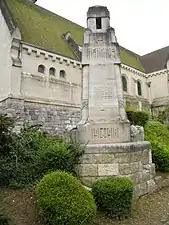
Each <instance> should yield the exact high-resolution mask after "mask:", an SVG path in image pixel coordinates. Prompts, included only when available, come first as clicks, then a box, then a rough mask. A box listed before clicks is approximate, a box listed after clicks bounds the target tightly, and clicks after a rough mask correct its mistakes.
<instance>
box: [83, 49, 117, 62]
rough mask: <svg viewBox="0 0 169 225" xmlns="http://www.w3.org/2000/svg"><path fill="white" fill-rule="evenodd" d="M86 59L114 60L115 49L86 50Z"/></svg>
mask: <svg viewBox="0 0 169 225" xmlns="http://www.w3.org/2000/svg"><path fill="white" fill-rule="evenodd" d="M87 58H88V59H98V58H99V59H110V60H111V59H114V58H115V49H113V48H88V49H87Z"/></svg>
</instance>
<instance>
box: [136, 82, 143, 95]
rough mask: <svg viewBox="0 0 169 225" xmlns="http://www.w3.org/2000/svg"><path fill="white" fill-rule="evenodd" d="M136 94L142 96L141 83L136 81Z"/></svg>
mask: <svg viewBox="0 0 169 225" xmlns="http://www.w3.org/2000/svg"><path fill="white" fill-rule="evenodd" d="M137 92H138V95H142V90H141V82H140V81H139V80H138V81H137Z"/></svg>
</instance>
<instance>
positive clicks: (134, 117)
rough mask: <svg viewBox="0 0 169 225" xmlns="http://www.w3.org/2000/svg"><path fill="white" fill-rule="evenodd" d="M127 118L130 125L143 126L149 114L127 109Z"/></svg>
mask: <svg viewBox="0 0 169 225" xmlns="http://www.w3.org/2000/svg"><path fill="white" fill-rule="evenodd" d="M126 113H127V118H128V120H129V121H130V123H131V124H132V125H138V126H143V127H144V126H145V125H146V123H147V122H148V120H149V114H148V113H147V112H146V111H137V110H132V109H127V110H126Z"/></svg>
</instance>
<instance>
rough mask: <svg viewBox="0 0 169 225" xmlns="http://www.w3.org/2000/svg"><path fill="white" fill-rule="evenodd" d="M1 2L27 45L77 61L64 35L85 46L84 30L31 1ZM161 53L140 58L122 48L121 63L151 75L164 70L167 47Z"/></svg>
mask: <svg viewBox="0 0 169 225" xmlns="http://www.w3.org/2000/svg"><path fill="white" fill-rule="evenodd" d="M0 2H1V3H5V4H0V8H1V10H2V9H3V10H2V13H3V14H4V15H5V16H4V17H6V21H8V24H9V25H10V26H11V24H12V25H13V24H14V25H15V26H16V27H18V28H19V29H20V32H21V36H22V40H23V41H24V42H27V43H30V44H33V45H36V46H38V47H42V48H44V49H46V50H48V51H52V52H55V53H57V54H60V55H63V56H66V57H69V58H72V59H76V60H78V57H77V55H76V54H75V53H74V51H73V49H72V48H71V47H70V46H69V44H68V43H67V41H66V40H65V39H64V37H63V35H64V34H65V33H67V32H70V33H71V35H72V38H73V40H74V41H75V42H76V44H77V45H80V46H82V44H83V33H84V27H82V26H80V25H78V24H75V23H73V22H71V21H69V20H67V19H65V18H63V17H61V16H59V15H57V14H54V13H52V12H50V11H48V10H46V9H44V8H42V7H40V6H38V5H36V4H34V3H31V2H29V1H28V0H0ZM3 5H5V6H6V8H7V10H6V11H7V12H5V10H4V7H3ZM11 18H12V20H11ZM158 51H159V52H160V53H158V54H156V53H155V52H154V53H150V54H147V55H145V56H139V55H138V54H136V53H134V52H132V51H130V50H128V49H126V48H124V47H122V46H120V56H121V61H122V63H123V64H125V65H128V66H130V67H132V68H135V69H137V70H139V71H141V72H145V71H146V72H152V71H155V70H157V69H159V68H160V69H163V67H164V64H165V63H166V58H167V51H168V52H169V49H168V47H167V49H165V50H163V51H162V50H158ZM158 51H157V52H158ZM157 56H158V57H157ZM156 57H157V58H156ZM157 61H158V62H157Z"/></svg>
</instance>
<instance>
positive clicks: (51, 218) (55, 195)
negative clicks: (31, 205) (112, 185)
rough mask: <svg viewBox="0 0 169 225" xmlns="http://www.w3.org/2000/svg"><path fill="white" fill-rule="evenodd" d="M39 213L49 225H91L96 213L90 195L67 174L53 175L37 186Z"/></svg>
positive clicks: (59, 172) (57, 173) (47, 176)
mask: <svg viewBox="0 0 169 225" xmlns="http://www.w3.org/2000/svg"><path fill="white" fill-rule="evenodd" d="M36 197H37V203H38V208H39V212H40V214H41V215H42V216H43V217H44V219H45V221H46V222H47V223H49V224H51V225H63V224H64V225H79V224H80V225H90V224H91V223H92V221H93V219H94V216H95V214H96V204H95V202H94V199H93V196H92V195H91V193H89V192H88V191H87V189H85V188H84V187H83V186H82V185H81V183H80V182H79V181H78V180H77V179H76V178H75V177H73V176H72V175H71V174H69V173H67V172H63V171H62V172H61V171H57V172H52V173H50V174H47V175H45V176H44V178H43V179H42V180H41V181H40V182H39V183H38V184H37V186H36Z"/></svg>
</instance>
